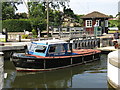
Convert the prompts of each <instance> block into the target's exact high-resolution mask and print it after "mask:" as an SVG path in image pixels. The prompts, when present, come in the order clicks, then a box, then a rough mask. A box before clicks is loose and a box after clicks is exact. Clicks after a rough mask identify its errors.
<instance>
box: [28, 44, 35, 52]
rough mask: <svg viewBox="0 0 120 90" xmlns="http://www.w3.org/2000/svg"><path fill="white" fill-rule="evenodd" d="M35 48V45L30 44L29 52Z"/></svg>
mask: <svg viewBox="0 0 120 90" xmlns="http://www.w3.org/2000/svg"><path fill="white" fill-rule="evenodd" d="M35 47H37V44H31V46H30V49H29V51H32V52H34V49H35Z"/></svg>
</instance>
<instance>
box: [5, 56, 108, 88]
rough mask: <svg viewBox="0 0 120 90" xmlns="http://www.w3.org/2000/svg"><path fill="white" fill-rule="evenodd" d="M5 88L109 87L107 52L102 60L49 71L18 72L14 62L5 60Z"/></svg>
mask: <svg viewBox="0 0 120 90" xmlns="http://www.w3.org/2000/svg"><path fill="white" fill-rule="evenodd" d="M4 72H5V73H7V74H8V75H7V78H5V79H4V88H108V87H109V85H108V83H107V54H102V55H101V60H99V61H95V62H92V63H87V64H84V65H79V66H75V67H69V68H65V69H60V70H54V71H49V72H29V73H28V72H16V70H15V67H14V65H13V63H12V62H11V61H9V60H5V62H4Z"/></svg>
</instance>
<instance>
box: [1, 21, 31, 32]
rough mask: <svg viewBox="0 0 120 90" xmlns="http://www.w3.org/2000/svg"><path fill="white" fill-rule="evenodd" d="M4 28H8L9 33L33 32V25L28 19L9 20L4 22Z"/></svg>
mask: <svg viewBox="0 0 120 90" xmlns="http://www.w3.org/2000/svg"><path fill="white" fill-rule="evenodd" d="M2 28H6V29H7V31H8V32H23V31H24V30H26V31H31V30H32V28H31V24H30V21H29V20H28V19H9V20H4V21H3V22H2Z"/></svg>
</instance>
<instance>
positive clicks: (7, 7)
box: [2, 2, 22, 20]
mask: <svg viewBox="0 0 120 90" xmlns="http://www.w3.org/2000/svg"><path fill="white" fill-rule="evenodd" d="M21 3H22V2H2V20H6V19H13V18H14V16H15V10H17V7H16V5H18V4H21Z"/></svg>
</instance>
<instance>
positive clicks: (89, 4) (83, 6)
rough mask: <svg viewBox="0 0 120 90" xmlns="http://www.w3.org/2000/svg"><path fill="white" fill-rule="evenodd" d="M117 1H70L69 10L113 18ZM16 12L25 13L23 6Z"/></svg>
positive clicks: (116, 9) (25, 9)
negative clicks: (98, 13)
mask: <svg viewBox="0 0 120 90" xmlns="http://www.w3.org/2000/svg"><path fill="white" fill-rule="evenodd" d="M118 1H119V0H70V3H69V5H70V8H71V9H72V10H73V11H74V13H75V14H87V13H90V12H93V11H99V12H101V13H104V14H107V15H113V16H115V15H116V14H117V13H118ZM18 8H19V10H18V11H17V12H27V8H26V7H25V5H19V6H18Z"/></svg>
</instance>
